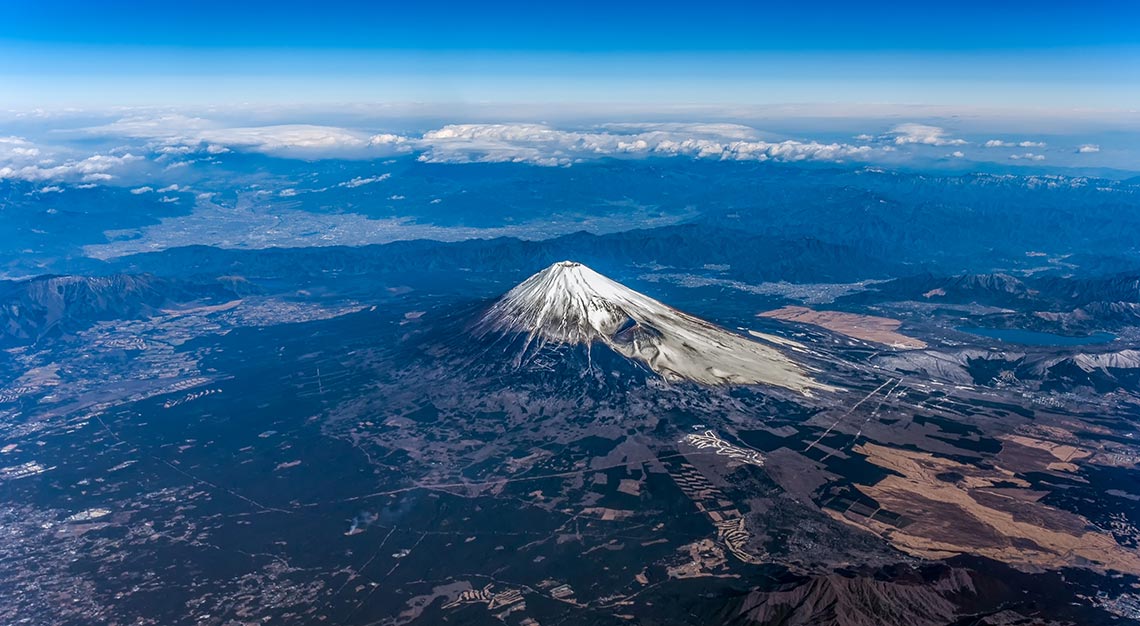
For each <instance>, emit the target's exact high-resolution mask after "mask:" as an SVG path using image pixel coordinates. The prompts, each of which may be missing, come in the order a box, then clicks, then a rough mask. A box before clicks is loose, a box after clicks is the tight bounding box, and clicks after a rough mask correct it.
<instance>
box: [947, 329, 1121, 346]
mask: <svg viewBox="0 0 1140 626" xmlns="http://www.w3.org/2000/svg"><path fill="white" fill-rule="evenodd" d="M955 330H959V331H962V332H964V333H970V334H971V335H978V336H980V337H989V338H991V339H997V340H998V341H1003V342H1006V343H1019V344H1021V345H1026V346H1085V345H1089V344H1095V343H1108V342H1110V341H1114V340H1115V339H1116V335H1113V334H1112V333H1105V332H1099V333H1093V334H1091V335H1086V336H1084V337H1069V336H1066V335H1055V334H1053V333H1041V332H1037V331H1034V330H1021V329H1017V328H1012V329H1011V328H981V327H978V326H959V327H958V328H956V329H955Z"/></svg>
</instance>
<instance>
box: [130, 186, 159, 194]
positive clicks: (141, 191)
mask: <svg viewBox="0 0 1140 626" xmlns="http://www.w3.org/2000/svg"><path fill="white" fill-rule="evenodd" d="M152 191H154V187H137V188H135V189H132V190H131V193H133V194H135V195H136V196H138V195H141V194H144V193H150V192H152Z"/></svg>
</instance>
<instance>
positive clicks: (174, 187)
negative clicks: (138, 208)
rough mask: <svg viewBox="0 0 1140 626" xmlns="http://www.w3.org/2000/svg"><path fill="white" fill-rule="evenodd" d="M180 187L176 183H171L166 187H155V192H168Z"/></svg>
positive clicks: (178, 189) (177, 189)
mask: <svg viewBox="0 0 1140 626" xmlns="http://www.w3.org/2000/svg"><path fill="white" fill-rule="evenodd" d="M181 189H182V188H181V187H179V186H178V183H174V184H173V185H169V186H167V187H163V188H162V189H157V190H155V191H156V192H157V193H170V192H172V191H180V190H181Z"/></svg>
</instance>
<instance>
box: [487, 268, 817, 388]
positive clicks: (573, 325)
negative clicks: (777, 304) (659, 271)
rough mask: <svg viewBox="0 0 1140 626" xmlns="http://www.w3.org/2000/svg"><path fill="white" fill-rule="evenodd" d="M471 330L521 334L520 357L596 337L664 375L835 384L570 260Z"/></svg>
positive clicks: (717, 381) (722, 381) (713, 381)
mask: <svg viewBox="0 0 1140 626" xmlns="http://www.w3.org/2000/svg"><path fill="white" fill-rule="evenodd" d="M475 330H476V332H477V334H479V335H481V336H487V335H491V334H501V335H505V336H508V337H512V338H521V339H522V342H521V345H522V348H521V350H520V353H519V362H525V361H526V360H527V358H528V356H529V355H533V354H535V353H537V352H539V351H541V350H543V348H546V347H548V346H549V347H557V346H566V345H583V346H586V347H587V349H589V348H590V347H592V346H593V345H594V344H601V345H603V346H605V347H607V348H609V349H611V350H613V351H614V352H616V353H617V354H620V355H622V356H624V357H626V358H629V359H633V360H636V361H640V362H641V363H643V364H645V365H646V366H647V367H648V368H649V369H651V370H652V371H653V372H656V373H657V374H658V375H660V376H661V377H663V378H664V379H666V380H669V381H692V382H695V383H698V384H702V385H709V386H722V385H772V386H777V387H783V388H786V389H790V390H793V391H796V392H799V393H802V394H805V395H811V391H812V390H813V389H818V390H831V389H833V388H831V387H828V386H827V385H823V384H821V383H818V382H816V381H815V380H813V379H812V378H811V377H810V376H808V374H807V373H806V369H805V367H804V366H803V365H801V364H800V363H797V362H796V361H794V360H792V358H790V357H789V356H787V355H785V354H784V353H783V352H781V351H780V350H779V349H777V348H776V347H773V346H769V345H765V344H762V343H759V342H756V341H753V340H750V339H747V338H745V337H743V336H741V335H738V334H736V333H733V332H731V331H728V330H725V329H723V328H720V327H718V326H716V325H714V324H711V323H709V322H706V321H704V320H702V319H700V318H697V317H694V316H692V315H689V314H687V313H683V312H681V311H678V310H677V309H674V308H672V307H670V306H668V305H666V304H664V303H662V302H659V301H657V300H654V299H653V298H650V297H649V296H646V295H644V294H641V293H638V292H637V291H634V290H633V289H630V288H629V287H626V286H625V285H622V284H620V283H618V282H616V281H613V280H611V279H609V278H607V277H605V276H603V275H601V274H599V273H597V272H595V271H594V270H592V269H590V268H589V267H586V266H585V265H582V264H581V263H575V262H573V261H562V262H559V263H555V264H554V265H551V266H550V267H548V268H546V269H544V270H542V271H541V272H538V273H537V274H535V275H533V276H531V277H530V278H528V279H526V280H525V281H523V282H522V283H520V284H519V285H518V286H516V287H515V288H513V289H511V290H510V291H508V292H507V293H506V294H505V295H503V296H502V297H501V298H500V299H499V300H498V301H496V302H495V303H494V304H493V305H492V306H491V307H490V308H489V309H488V310H487V311H486V312H485V313H484V314H483V315H482V317H481V318H480V319H479V320H478V322H477V324H476V325H475Z"/></svg>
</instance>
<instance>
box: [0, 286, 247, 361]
mask: <svg viewBox="0 0 1140 626" xmlns="http://www.w3.org/2000/svg"><path fill="white" fill-rule="evenodd" d="M232 296H233V292H232V291H231V290H230V289H228V288H227V287H226V286H225V285H223V284H222V283H217V284H212V285H210V284H207V285H200V284H193V283H186V282H183V281H177V280H170V279H164V278H159V277H157V276H153V275H150V274H113V275H110V276H41V277H38V278H32V279H29V280H22V281H2V282H0V345H14V344H20V343H26V342H34V341H37V340H39V339H41V338H43V337H46V336H49V335H58V334H66V333H70V332H75V331H77V330H81V329H83V328H86V327H88V326H90V325H91V324H93V323H96V322H99V321H103V320H112V319H137V318H141V317H148V316H152V315H156V314H159V313H160V312H161V310H162V309H163V308H173V307H177V306H180V305H181V304H183V303H188V302H193V301H206V302H216V301H220V300H222V299H224V298H226V297H232Z"/></svg>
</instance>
